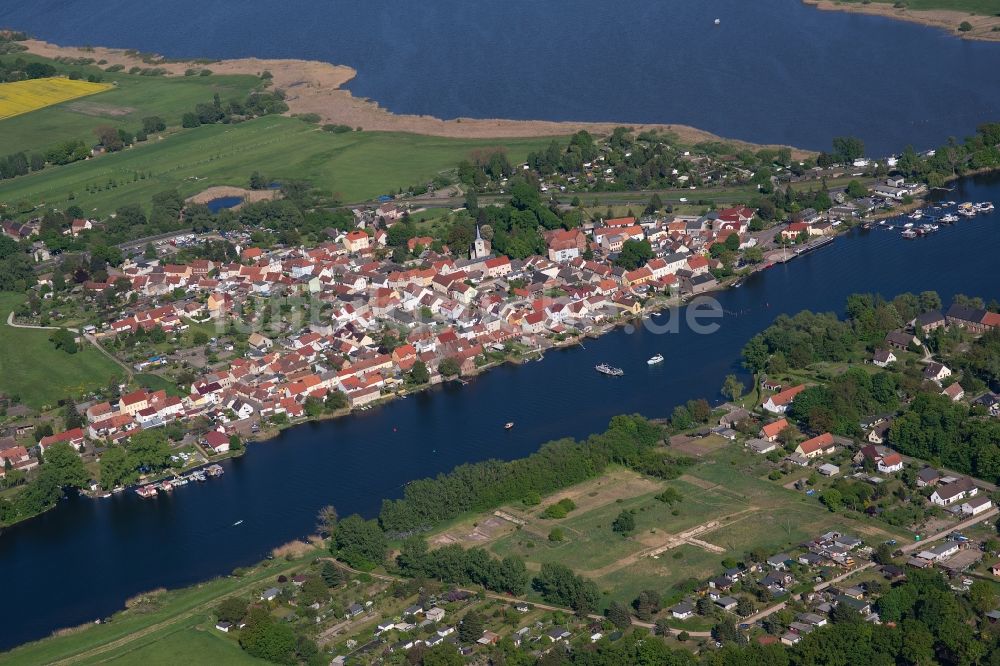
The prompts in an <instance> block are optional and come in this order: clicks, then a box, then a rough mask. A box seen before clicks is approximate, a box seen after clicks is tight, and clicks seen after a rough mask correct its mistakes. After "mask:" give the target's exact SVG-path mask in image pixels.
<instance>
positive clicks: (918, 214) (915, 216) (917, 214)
mask: <svg viewBox="0 0 1000 666" xmlns="http://www.w3.org/2000/svg"><path fill="white" fill-rule="evenodd" d="M923 216H924V211H922V210H920V209H919V208H918V209H916V210H915V211H913V212H912V213H910V219H913V220H919V219H920V218H922V217H923Z"/></svg>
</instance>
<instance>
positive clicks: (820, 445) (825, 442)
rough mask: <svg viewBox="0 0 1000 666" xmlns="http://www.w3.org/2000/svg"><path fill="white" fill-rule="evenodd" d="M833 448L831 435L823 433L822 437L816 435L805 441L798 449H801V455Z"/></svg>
mask: <svg viewBox="0 0 1000 666" xmlns="http://www.w3.org/2000/svg"><path fill="white" fill-rule="evenodd" d="M831 446H833V435H831V434H830V433H828V432H824V433H823V434H822V435H817V436H816V437H813V438H812V439H807V440H806V441H804V442H802V443H801V444H799V448H800V449H802V453H806V454H808V453H814V452H815V451H819V450H821V449H826V448H829V447H831Z"/></svg>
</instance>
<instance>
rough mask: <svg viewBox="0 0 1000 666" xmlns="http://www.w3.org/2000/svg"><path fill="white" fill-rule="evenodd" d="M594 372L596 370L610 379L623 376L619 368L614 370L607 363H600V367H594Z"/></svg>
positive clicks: (622, 371) (623, 372)
mask: <svg viewBox="0 0 1000 666" xmlns="http://www.w3.org/2000/svg"><path fill="white" fill-rule="evenodd" d="M594 370H597V371H598V372H599V373H601V374H602V375H608V376H610V377H621V376H622V375H624V374H625V371H624V370H622V369H621V368H616V367H614V366H610V365H608V364H607V363H601V364H600V365H595V366H594Z"/></svg>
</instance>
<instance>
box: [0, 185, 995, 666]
mask: <svg viewBox="0 0 1000 666" xmlns="http://www.w3.org/2000/svg"><path fill="white" fill-rule="evenodd" d="M957 186H958V190H957V191H955V192H952V193H950V194H949V198H952V199H956V200H958V201H964V200H973V201H982V200H993V201H995V202H997V203H1000V175H993V176H984V177H977V178H973V179H966V180H963V181H960V182H958V183H957ZM998 226H1000V212H994V213H992V214H990V215H981V216H979V217H977V218H975V219H974V220H972V221H965V220H963V221H962V222H959V223H958V224H956V225H954V226H952V227H943V228H942V230H941V231H940V232H939V233H937V234H935V235H932V236H930V237H928V238H923V239H917V240H912V241H907V240H904V239H902V238H901V237H900V235H899V232H898V231H895V232H892V231H886V230H878V229H876V230H873V231H868V232H865V231H862V230H855V231H853V232H851V233H850V234H848V235H845V236H844V237H841V238H838V239H837V241H836V242H835V243H833V244H831V245H828V246H826V247H824V248H821V249H819V250H817V251H815V252H813V253H811V254H808V255H805V256H803V257H800V258H798V259H795V260H793V261H791V262H789V263H788V264H784V265H779V266H775V267H773V268H771V269H768V270H766V271H763V272H761V273H758V274H756V275H755V276H753V277H752V278H750V279H748V280H747V281H746V282H745V284H744V285H743V286H742V287H741V288H739V289H733V290H730V291H727V292H724V293H721V294H718V295H717V298H718V301H719V302H720V303H721V305H722V308H723V309H724V311H725V312H726V313H728V314H726V315H725V316H724V317H723V318H722V319H721V320H719V322H718V323H719V329H718V331H717V332H716V333H714V334H711V335H699V334H696V333H694V332H693V331H692V330H691V329H690V328H689V327H687V326H683V325H682V326H681V327H680V331H679V332H678V333H676V334H654V333H651V332H650V331H649V330H647V329H645V328H642V327H640V328H639V329H638V330H637V331H634V332H630V331H629V330H626V329H619V330H617V331H615V332H612V333H610V334H608V335H606V336H604V337H602V338H599V339H596V340H588V341H586V343H585V348H580V347H575V348H570V349H565V350H559V351H553V352H550V353H549V354H547V355H546V357H545V359H544V361H542V362H530V363H527V364H525V365H522V366H504V367H501V368H498V369H495V370H492V371H490V372H488V373H487V374H484V375H482V376H480V377H477V378H475V379H473V380H472V381H471V382H470V383H469V384H468V385H467V386H457V385H449V386H444V387H440V388H436V389H433V390H430V391H427V392H425V393H422V394H420V395H415V396H411V397H409V398H407V399H404V400H399V401H396V402H392V403H390V404H388V405H386V406H384V407H381V408H378V409H374V410H371V411H368V412H364V413H361V414H357V415H352V416H349V417H346V418H342V419H338V420H333V421H325V422H322V423H316V424H306V425H302V426H299V427H296V428H292V429H290V430H287V431H285V432H284V433H282V434H281V435H280V436H279V437H277V438H276V439H274V440H272V441H269V442H264V443H260V444H254V445H252V446H251V448H250V450H249V451H248V452H247V455H246V456H244V457H242V458H239V459H235V460H230V461H227V462H225V463H224V464H223V466H224V467H225V470H226V474H225V476H224V477H223V478H222V479H221V480H215V481H210V482H208V483H205V484H191V485H188V486H185V487H181V488H178V489H177V490H176V491H175V492H174V493H173V494H172V495H170V496H160V497H159V498H157V499H156V500H152V501H150V500H142V499H140V498H139V497H138V496H136V495H135V494H134V493H132V492H128V493H125V494H123V495H122V496H119V497H113V498H108V499H99V500H91V499H86V498H70V499H67V500H65V501H63V502H62V503H61V504H60V505H59V506H58V507H57V508H56V509H54V510H52V511H50V512H48V513H46V514H44V515H42V516H40V517H38V518H36V519H33V520H31V521H28V522H27V523H24V524H22V525H17V526H15V527H13V528H11V529H8V530H6V531H5V532H4V534H3V535H2V536H0V571H4V572H6V575H5V577H4V585H3V594H4V598H5V599H6V600H7V601H5V603H4V604H3V605H2V606H0V626H2V627H3V632H0V649H5V648H9V647H11V646H14V645H17V644H19V643H22V642H25V641H28V640H31V639H35V638H39V637H42V636H45V635H46V634H48V633H50V632H51V631H53V630H54V629H57V628H59V627H64V626H70V625H76V624H79V623H81V622H86V621H88V620H93V619H95V618H98V617H103V616H106V615H108V614H110V613H111V612H113V611H114V610H116V609H118V608H120V607H121V606H122V604H123V602H124V600H125V599H127V598H128V597H130V596H132V595H134V594H136V593H138V592H141V591H144V590H149V589H153V588H157V587H175V586H180V585H185V584H190V583H194V582H196V581H200V580H204V579H206V578H209V577H212V576H216V575H220V574H225V573H227V572H229V571H231V570H232V569H233V568H235V567H237V566H240V565H246V564H249V563H251V562H254V561H257V560H259V559H261V558H262V557H263V556H264V555H265V554H266V553H267V552H268V551H269V550H270V549H271V548H272V547H274V546H276V545H279V544H281V543H284V542H286V541H289V540H291V539H294V538H297V537H302V536H304V535H307V534H309V533H310V532H311V530H312V529H313V527H314V524H315V517H316V513H317V510H318V509H319V508H320V507H321V506H323V505H326V504H333V505H335V506H336V507H337V508H338V510H339V511H340V514H341V515H347V514H349V513H352V512H360V513H362V514H363V515H365V516H374V515H375V514H376V513H377V512H378V509H379V505H380V502H381V499H382V498H383V497H395V496H399V495H400V494H401V492H402V486H403V484H404V483H406V482H407V481H409V480H412V479H415V478H419V477H424V476H428V475H434V474H437V473H439V472H444V471H447V470H449V469H451V468H452V467H454V466H456V465H458V464H461V463H463V462H470V461H476V460H482V459H485V458H488V457H503V458H514V457H519V456H523V455H526V454H527V453H529V452H531V451H534V450H535V449H536V448H537V447H538V446H539V445H540V444H541V443H543V442H545V441H548V440H551V439H556V438H559V437H565V436H573V437H583V436H585V435H587V434H589V433H591V432H595V431H600V430H603V429H604V427H605V426H606V425H607V422H608V420H609V419H610V418H611V417H612V416H614V415H615V414H619V413H626V412H627V413H632V412H639V413H642V414H644V415H647V416H651V417H658V416H666V415H669V414H670V412H671V410H672V408H673V407H674V405H676V404H678V403H681V402H683V401H685V400H687V399H689V398H693V397H706V398H710V399H712V400H713V401H715V400H718V398H719V393H718V392H719V388H720V386H721V384H722V380H723V378H724V377H725V375H726V374H727V373H730V372H737V373H742V369H741V367H740V349H741V348H742V346H743V344H744V343H745V342H746V340H747V339H749V338H750V337H751V336H752V335H753V334H754V333H756V332H758V331H759V330H761V329H763V328H764V327H766V326H767V325H768V324H769V323H770V322H771V321H772V320H773V319H774V318H775V317H776V316H777V315H779V314H781V313H795V312H798V311H800V310H803V309H812V310H814V311H836V312H841V311H842V309H843V305H844V302H845V300H846V298H847V296H848V295H849V294H851V293H854V292H861V291H878V292H880V293H882V294H883V295H885V296H886V297H892V296H894V295H896V294H898V293H900V292H903V291H914V292H919V291H923V290H937V291H938V292H939V293H940V294H941V296H942V298H944V299H946V303H947V299H949V298H950V297H951V296H952V295H953V294H955V293H966V294H970V295H979V296H983V297H984V298H986V299H987V300H989V299H991V298H1000V284H998V282H997V281H996V279H995V277H996V269H997V266H998V261H997V258H998V257H1000V228H998ZM666 317H667V315H665V314H664V315H657V316H655V317H654V321H657V322H659V323H661V324H662V323H663V321H664V319H665V318H666ZM657 352H660V353H662V354H663V355H664V356H665V357H666V361H665V362H664V363H662V364H660V365H658V366H654V367H648V366H647V365H646V359H647V358H649V357H650V356H652V355H653V354H655V353H657ZM603 361H606V362H608V363H611V364H613V365H617V366H620V367H622V368H623V369H625V372H626V375H625V376H624V377H622V378H609V377H605V376H603V375H599V374H597V373H596V372H594V370H593V367H594V365H595V364H597V363H600V362H603ZM746 380H747V378H744V381H746ZM507 421H514V422H515V423H516V426H515V428H514V429H513V430H510V431H506V430H504V428H503V424H504V423H505V422H507ZM239 520H242V521H243V522H242V524H240V525H238V526H234V523H236V522H237V521H239Z"/></svg>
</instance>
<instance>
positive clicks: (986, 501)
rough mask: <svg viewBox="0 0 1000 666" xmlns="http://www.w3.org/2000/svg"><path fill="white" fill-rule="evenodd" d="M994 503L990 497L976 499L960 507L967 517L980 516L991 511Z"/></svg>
mask: <svg viewBox="0 0 1000 666" xmlns="http://www.w3.org/2000/svg"><path fill="white" fill-rule="evenodd" d="M992 506H993V502H992V501H990V498H989V497H974V498H972V499H970V500H969V501H967V502H965V503H964V504H962V506H961V507H959V508H960V509H961V510H962V513H964V514H965V515H967V516H978V515H979V514H981V513H983V512H984V511H989V510H990V508H991V507H992Z"/></svg>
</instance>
